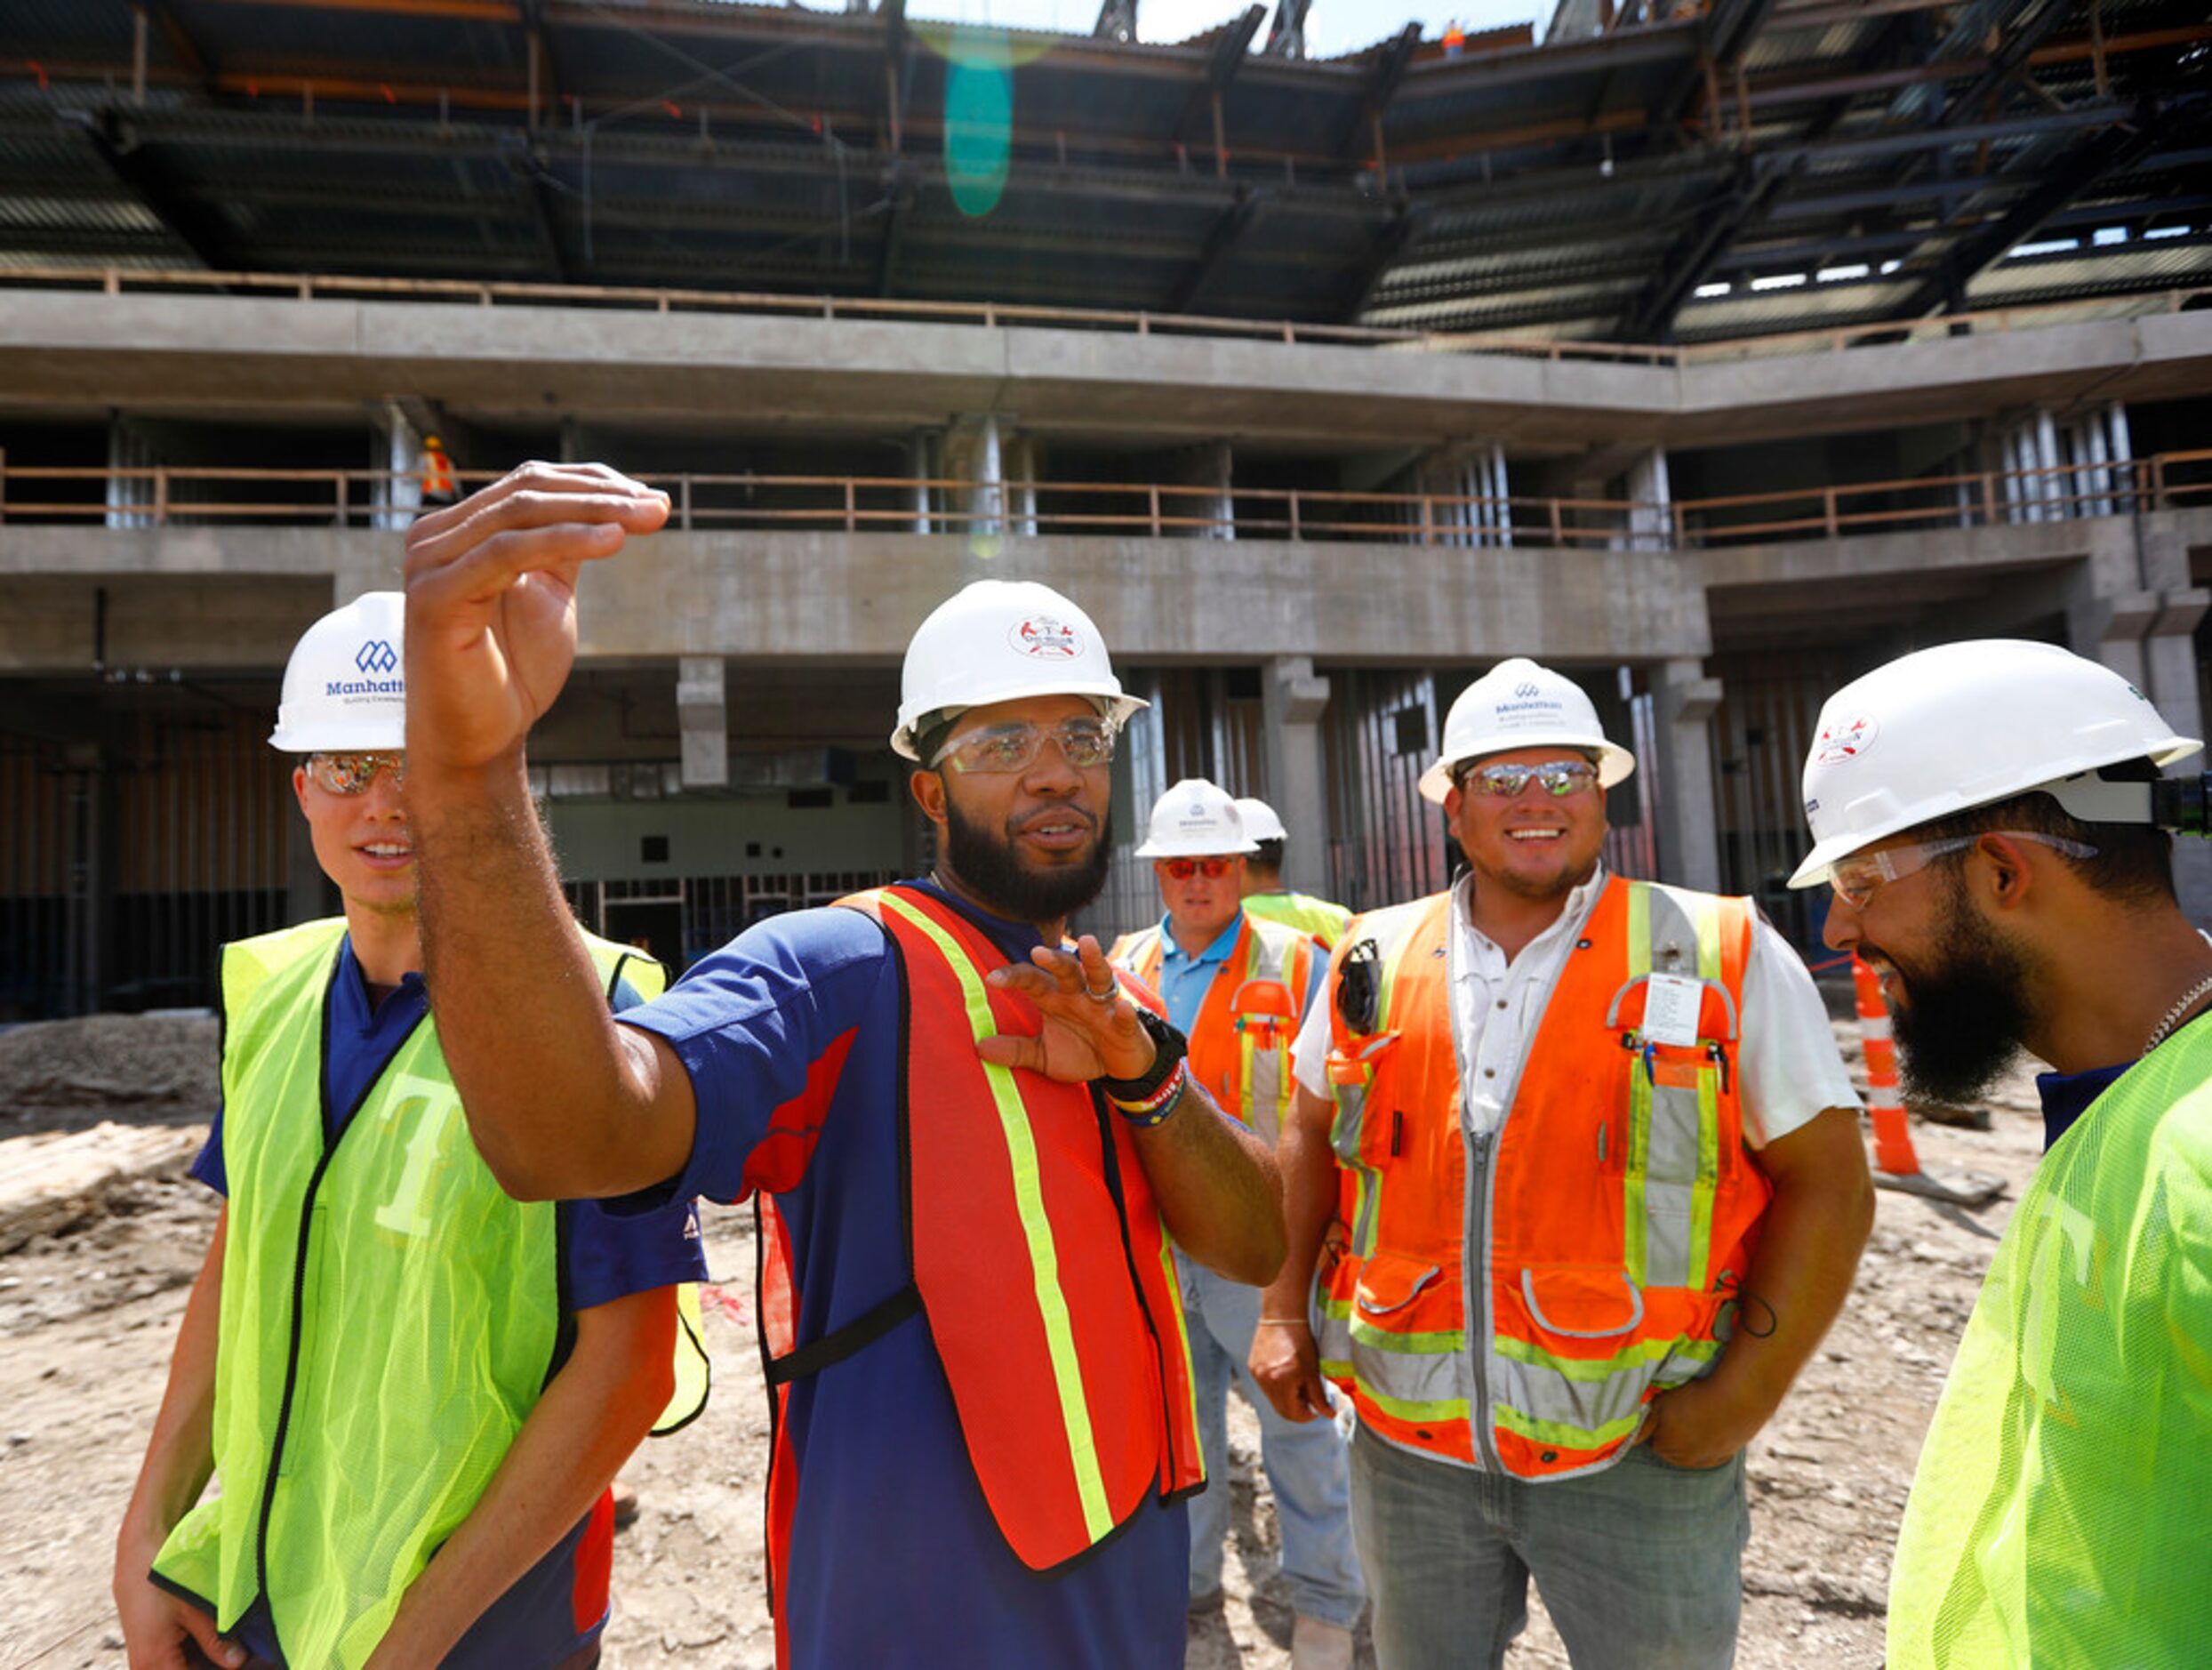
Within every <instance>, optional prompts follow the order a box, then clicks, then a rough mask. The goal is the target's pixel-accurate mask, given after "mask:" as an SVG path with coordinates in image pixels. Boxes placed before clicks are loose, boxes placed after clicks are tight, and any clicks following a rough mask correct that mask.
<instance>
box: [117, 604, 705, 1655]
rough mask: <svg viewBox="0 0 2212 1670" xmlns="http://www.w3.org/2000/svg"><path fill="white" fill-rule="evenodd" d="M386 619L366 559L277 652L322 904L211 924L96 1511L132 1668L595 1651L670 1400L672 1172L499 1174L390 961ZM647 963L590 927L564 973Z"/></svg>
mask: <svg viewBox="0 0 2212 1670" xmlns="http://www.w3.org/2000/svg"><path fill="white" fill-rule="evenodd" d="M401 624H402V598H401V597H400V594H399V593H397V592H396V591H385V592H372V593H370V594H368V595H367V596H365V597H363V598H359V599H357V600H356V601H355V602H353V603H350V604H349V605H347V606H345V607H343V608H341V609H339V610H337V611H335V612H334V613H333V614H327V615H325V616H324V617H323V618H322V619H321V620H320V621H318V622H316V624H315V625H313V626H312V627H310V628H309V630H308V631H307V633H306V634H305V635H304V636H303V637H302V638H301V639H300V642H299V645H298V646H297V647H296V648H295V649H294V650H293V654H292V660H291V662H290V664H289V665H288V666H287V667H286V669H285V683H284V701H283V706H282V708H281V709H280V710H279V711H278V715H277V721H276V734H275V735H273V736H272V737H271V738H270V739H269V740H270V742H271V743H272V744H273V745H274V746H276V748H278V749H280V750H282V751H285V753H289V754H293V755H296V756H299V761H298V764H297V765H296V766H295V767H293V774H292V785H293V793H294V794H295V795H296V796H297V797H298V799H299V803H300V809H301V812H302V813H303V814H305V815H306V818H307V825H308V830H309V835H310V837H311V839H312V840H313V842H314V847H315V855H316V859H317V863H320V864H321V866H322V869H323V872H324V874H325V875H326V876H328V877H329V878H330V879H331V881H332V882H333V885H335V886H336V887H337V888H338V891H339V894H340V896H341V899H342V900H343V902H344V906H345V908H344V913H343V914H342V915H341V916H337V917H333V918H331V919H327V920H323V921H315V922H308V923H303V924H301V925H300V926H298V927H291V928H285V929H283V930H281V931H279V932H277V933H274V934H266V935H261V936H260V938H258V939H249V940H244V941H241V942H239V943H236V944H232V945H230V946H228V947H226V948H225V950H224V953H223V963H222V1001H223V1059H222V1091H223V1102H222V1109H221V1112H220V1114H219V1115H218V1117H217V1119H216V1121H215V1126H214V1129H213V1131H212V1133H211V1134H210V1136H209V1137H208V1140H207V1144H206V1146H205V1148H204V1150H203V1151H202V1152H201V1154H200V1156H199V1158H198V1160H196V1162H195V1164H194V1167H193V1175H194V1176H197V1177H198V1178H200V1179H201V1180H202V1181H203V1182H204V1183H206V1184H208V1185H209V1186H210V1187H212V1188H213V1189H214V1190H215V1191H216V1192H218V1193H220V1194H221V1195H222V1196H223V1197H224V1207H223V1210H222V1213H221V1216H220V1217H219V1218H218V1219H217V1220H216V1226H215V1233H214V1237H213V1240H212V1243H211V1244H210V1246H209V1248H208V1252H207V1257H206V1259H205V1261H204V1264H203V1265H202V1267H201V1270H200V1274H199V1279H198V1281H196V1283H195V1285H194V1287H193V1289H192V1294H191V1297H190V1299H189V1301H188V1304H187V1305H186V1308H185V1314H184V1321H183V1325H182V1327H181V1329H180V1332H179V1334H178V1338H177V1345H176V1352H175V1355H174V1357H173V1360H172V1362H171V1365H170V1371H169V1383H168V1389H167V1392H166V1393H165V1394H164V1398H163V1400H162V1406H161V1411H160V1413H159V1415H158V1416H157V1417H156V1420H155V1424H154V1433H153V1439H152V1441H151V1442H150V1443H149V1445H148V1449H147V1454H146V1460H145V1465H144V1466H143V1468H142V1469H141V1471H140V1474H139V1479H138V1485H137V1488H136V1489H135V1490H133V1492H132V1497H131V1505H130V1508H129V1510H128V1512H127V1513H125V1515H124V1523H123V1527H122V1530H121V1533H120V1535H119V1537H118V1538H117V1543H116V1573H115V1595H116V1608H117V1610H118V1612H119V1613H120V1615H121V1618H122V1623H123V1632H124V1642H125V1644H126V1646H127V1648H128V1650H129V1654H130V1661H131V1663H132V1666H134V1667H139V1666H171V1665H176V1666H183V1665H188V1664H191V1663H196V1662H199V1661H200V1660H199V1659H198V1658H197V1657H196V1654H204V1655H205V1656H206V1658H207V1659H208V1660H212V1662H213V1663H215V1664H218V1665H222V1666H230V1667H234V1670H235V1666H241V1665H244V1664H246V1663H248V1662H251V1663H252V1664H255V1665H285V1664H289V1665H295V1666H302V1667H303V1670H304V1666H317V1670H324V1667H333V1666H335V1667H344V1670H352V1667H354V1666H362V1665H374V1666H379V1670H403V1667H405V1666H422V1665H435V1664H443V1665H445V1666H449V1667H460V1666H480V1667H481V1670H520V1667H524V1666H587V1665H591V1664H595V1663H597V1660H598V1656H599V1646H598V1640H599V1632H600V1629H601V1627H602V1626H604V1624H605V1620H606V1616H607V1573H608V1566H609V1563H610V1562H611V1559H612V1546H611V1539H612V1537H613V1507H612V1504H611V1503H610V1502H609V1500H608V1497H607V1484H608V1481H610V1480H612V1479H613V1476H614V1470H615V1468H616V1467H617V1466H618V1465H621V1461H622V1459H623V1457H626V1456H628V1455H629V1452H630V1451H631V1450H632V1449H634V1448H636V1446H637V1441H638V1440H639V1439H641V1438H643V1437H644V1436H645V1433H646V1431H647V1429H648V1428H650V1427H652V1426H653V1425H654V1424H655V1417H663V1420H664V1422H665V1423H666V1424H669V1425H675V1424H680V1420H681V1419H682V1418H686V1417H688V1416H689V1415H690V1414H691V1413H693V1412H695V1411H696V1409H697V1408H698V1406H699V1404H700V1403H701V1401H703V1398H704V1389H705V1383H704V1377H703V1369H704V1361H703V1358H701V1356H700V1355H699V1354H698V1351H697V1347H696V1345H693V1343H692V1341H691V1338H690V1337H688V1336H685V1335H684V1334H682V1333H681V1332H680V1331H679V1329H678V1326H677V1313H678V1296H677V1284H679V1283H684V1282H691V1281H698V1280H699V1279H700V1278H701V1277H702V1276H703V1275H704V1274H705V1266H704V1264H703V1261H702V1260H701V1255H700V1242H699V1231H698V1223H697V1220H696V1218H695V1217H694V1216H693V1212H692V1208H691V1206H690V1204H689V1202H688V1201H685V1200H671V1201H669V1203H667V1204H666V1205H664V1206H662V1207H661V1208H659V1209H657V1210H655V1211H653V1212H650V1213H646V1214H643V1215H640V1216H631V1217H626V1218H618V1217H613V1216H609V1215H608V1214H606V1213H605V1212H603V1211H601V1210H600V1209H599V1208H597V1207H595V1206H590V1205H586V1204H573V1203H570V1204H562V1205H558V1206H555V1205H550V1204H548V1205H538V1206H524V1205H519V1204H517V1202H516V1201H514V1200H509V1198H508V1197H507V1195H506V1194H505V1193H503V1192H501V1189H500V1187H499V1185H498V1184H496V1183H494V1182H493V1178H492V1174H491V1173H490V1172H489V1171H488V1170H486V1169H485V1165H484V1162H483V1160H481V1159H479V1158H478V1157H477V1152H476V1150H475V1148H474V1147H473V1146H472V1145H471V1144H470V1143H469V1132H468V1128H467V1123H466V1121H465V1120H463V1118H462V1117H461V1105H460V1103H459V1100H458V1098H457V1096H456V1094H455V1091H454V1088H453V1080H452V1077H451V1076H450V1074H449V1073H448V1072H447V1068H446V1064H445V1059H444V1057H443V1056H442V1055H441V1053H440V1049H439V1036H438V1028H437V1024H436V1023H435V1022H434V1021H433V1020H432V1019H430V1017H429V1001H428V999H427V996H426V994H425V991H424V986H423V979H422V974H421V969H422V956H421V938H420V924H419V920H418V918H417V915H416V907H415V861H414V853H413V842H412V839H411V835H410V829H409V821H408V816H407V812H406V809H405V806H404V805H403V803H402V800H401V797H400V780H401V777H402V775H403V774H404V772H405V756H404V754H403V753H402V752H401V749H402V747H403V744H404V742H405V679H404V677H403V674H402V670H401V668H402V656H403V654H404V646H403V645H402V641H401ZM659 973H660V971H659V969H658V967H656V966H655V965H653V963H651V962H649V961H644V960H641V959H637V957H635V956H634V955H632V954H630V953H629V952H626V951H622V950H621V949H620V948H619V947H615V946H612V945H608V944H605V943H603V942H597V941H594V942H592V943H591V944H590V946H589V951H588V953H587V958H586V961H585V962H584V964H583V965H582V976H581V977H582V978H583V979H584V980H585V982H586V985H585V987H584V989H583V990H582V991H581V992H580V994H579V995H580V999H581V1000H582V1001H585V1002H588V1003H589V1004H592V1005H597V1006H600V1007H601V1008H604V1007H605V1004H606V1002H607V1000H608V994H609V993H610V992H615V993H619V994H621V1000H631V1001H634V1000H635V998H636V995H637V993H639V992H654V991H657V990H658V989H659V984H660V983H659V978H658V976H659ZM533 984H535V983H534V982H533ZM679 1357H680V1359H681V1360H682V1361H684V1363H685V1367H686V1368H687V1369H691V1370H693V1371H694V1372H690V1373H686V1374H685V1375H684V1376H682V1377H681V1378H682V1381H683V1383H684V1385H683V1387H682V1393H681V1395H680V1396H679V1395H678V1379H679V1377H678V1376H677V1373H676V1372H675V1371H674V1370H673V1369H672V1368H671V1364H672V1363H675V1362H677V1361H679ZM211 1470H212V1472H213V1473H216V1474H218V1475H219V1476H220V1480H221V1484H222V1490H221V1494H220V1495H219V1496H217V1497H212V1498H211V1499H209V1500H206V1501H202V1500H201V1499H200V1497H201V1490H202V1487H203V1486H204V1485H205V1484H206V1483H207V1481H208V1476H209V1473H210V1472H211ZM433 1555H435V1556H436V1558H435V1559H433V1558H432V1556H433ZM219 1632H220V1634H219Z"/></svg>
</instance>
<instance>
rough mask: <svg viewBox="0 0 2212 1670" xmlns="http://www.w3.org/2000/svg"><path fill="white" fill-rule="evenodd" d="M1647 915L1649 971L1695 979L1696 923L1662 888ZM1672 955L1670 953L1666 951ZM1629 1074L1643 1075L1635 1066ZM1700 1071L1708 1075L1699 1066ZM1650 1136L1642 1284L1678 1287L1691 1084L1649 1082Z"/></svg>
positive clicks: (1685, 1273)
mask: <svg viewBox="0 0 2212 1670" xmlns="http://www.w3.org/2000/svg"><path fill="white" fill-rule="evenodd" d="M1647 897H1648V899H1649V909H1650V911H1651V967H1652V970H1653V972H1655V973H1657V974H1679V975H1681V976H1685V977H1687V978H1689V979H1696V978H1698V977H1700V976H1699V955H1698V948H1699V941H1698V935H1697V924H1696V923H1695V921H1693V920H1692V919H1691V917H1690V913H1689V911H1687V910H1686V909H1685V908H1684V907H1683V904H1682V902H1681V901H1680V899H1679V898H1678V897H1677V896H1676V895H1674V894H1673V893H1672V892H1671V891H1670V890H1668V889H1667V888H1665V887H1651V888H1649V889H1648V890H1647ZM1670 952H1671V953H1672V954H1671V955H1670V954H1669V953H1670ZM1630 1071H1631V1072H1644V1071H1645V1069H1644V1068H1643V1067H1642V1066H1641V1065H1640V1064H1639V1065H1635V1066H1631V1068H1630ZM1698 1071H1699V1072H1710V1071H1711V1069H1710V1068H1708V1067H1706V1066H1705V1065H1704V1064H1702V1063H1701V1064H1699V1067H1698ZM1649 1088H1650V1101H1651V1136H1650V1143H1649V1146H1648V1148H1647V1151H1646V1157H1645V1167H1644V1169H1645V1182H1644V1224H1645V1242H1644V1281H1645V1283H1646V1285H1647V1286H1650V1287H1655V1288H1679V1287H1682V1286H1685V1285H1687V1282H1688V1281H1689V1279H1690V1243H1689V1231H1690V1217H1691V1210H1690V1208H1691V1199H1690V1197H1691V1192H1692V1190H1693V1188H1694V1186H1695V1183H1696V1181H1697V1161H1698V1154H1699V1152H1700V1149H1701V1143H1700V1140H1699V1138H1700V1121H1701V1117H1702V1116H1701V1112H1700V1109H1699V1105H1698V1104H1699V1102H1700V1099H1701V1098H1700V1097H1699V1096H1698V1093H1697V1088H1696V1087H1695V1085H1694V1084H1692V1085H1687V1086H1678V1085H1664V1084H1653V1085H1651V1086H1650V1087H1649Z"/></svg>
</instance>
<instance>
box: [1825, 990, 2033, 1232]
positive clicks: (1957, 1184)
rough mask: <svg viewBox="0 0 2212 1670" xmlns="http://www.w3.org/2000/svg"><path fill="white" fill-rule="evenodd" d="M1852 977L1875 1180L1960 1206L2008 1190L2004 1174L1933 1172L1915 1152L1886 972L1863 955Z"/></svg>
mask: <svg viewBox="0 0 2212 1670" xmlns="http://www.w3.org/2000/svg"><path fill="white" fill-rule="evenodd" d="M1851 981H1852V984H1853V985H1854V986H1855V987H1856V988H1857V991H1858V999H1859V1038H1860V1040H1861V1041H1862V1042H1863V1044H1864V1046H1865V1048H1866V1111H1867V1112H1868V1113H1869V1114H1871V1116H1872V1118H1873V1120H1874V1184H1875V1186H1876V1187H1877V1188H1882V1189H1895V1190H1899V1191H1901V1192H1903V1193H1906V1194H1924V1195H1927V1196H1928V1197H1929V1198H1930V1199H1931V1200H1948V1201H1951V1202H1952V1203H1953V1204H1955V1205H1959V1206H1980V1205H1982V1204H1984V1202H1986V1201H1989V1200H1995V1199H1996V1198H1997V1196H1999V1195H2000V1194H2001V1193H2003V1192H2004V1187H2005V1185H2004V1180H2003V1179H2002V1178H2000V1177H1992V1176H1982V1175H1980V1174H1978V1173H1977V1174H1974V1175H1971V1176H1960V1177H1957V1178H1955V1179H1940V1178H1936V1177H1931V1176H1928V1174H1927V1172H1925V1171H1922V1170H1921V1169H1920V1160H1919V1155H1918V1154H1916V1153H1914V1152H1912V1129H1911V1125H1910V1124H1909V1123H1908V1122H1907V1120H1906V1119H1905V1112H1904V1096H1903V1093H1902V1092H1900V1091H1899V1090H1898V1088H1897V1046H1896V1044H1895V1042H1894V1041H1893V1040H1891V1038H1890V1036H1889V1006H1888V1005H1887V1003H1885V1002H1883V1001H1882V983H1881V976H1879V975H1877V974H1876V973H1875V972H1874V971H1873V970H1872V969H1871V968H1870V967H1867V966H1866V965H1865V964H1864V963H1863V962H1861V961H1860V960H1859V959H1858V958H1856V957H1853V958H1852V959H1851Z"/></svg>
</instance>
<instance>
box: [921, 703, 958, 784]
mask: <svg viewBox="0 0 2212 1670" xmlns="http://www.w3.org/2000/svg"><path fill="white" fill-rule="evenodd" d="M959 717H960V716H959V715H958V713H946V712H944V711H942V710H940V711H938V712H935V713H933V714H931V715H929V716H928V717H927V718H926V719H924V720H923V721H922V722H921V724H920V725H918V726H917V727H915V731H914V753H915V758H916V760H917V762H918V765H917V769H918V770H922V771H929V770H932V769H934V767H935V766H936V763H937V751H938V750H939V749H941V748H942V747H943V746H944V745H945V743H946V741H947V740H948V739H949V738H950V736H951V735H952V727H953V726H954V725H955V724H956V723H957V722H958V719H959Z"/></svg>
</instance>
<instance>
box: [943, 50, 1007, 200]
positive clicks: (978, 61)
mask: <svg viewBox="0 0 2212 1670" xmlns="http://www.w3.org/2000/svg"><path fill="white" fill-rule="evenodd" d="M1013 150H1014V76H1012V75H1011V74H1010V73H1009V72H1008V69H1007V67H1006V60H1005V59H1004V57H1003V56H1000V57H998V59H997V60H996V61H993V60H992V58H991V57H990V55H988V54H983V53H976V52H969V53H965V54H963V56H962V57H961V58H960V59H958V60H954V61H953V62H952V63H951V64H950V66H949V67H948V69H947V73H946V79H945V183H946V184H947V185H948V186H949V187H950V189H951V191H952V201H953V203H954V204H955V205H958V208H959V211H960V213H963V214H966V215H972V216H974V217H976V218H978V219H980V218H982V216H984V215H986V214H989V213H990V212H991V211H992V210H993V209H995V208H997V207H998V199H999V197H1001V196H1002V195H1003V194H1004V193H1005V191H1006V165H1007V162H1008V160H1009V158H1010V157H1011V156H1012V154H1013Z"/></svg>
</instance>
